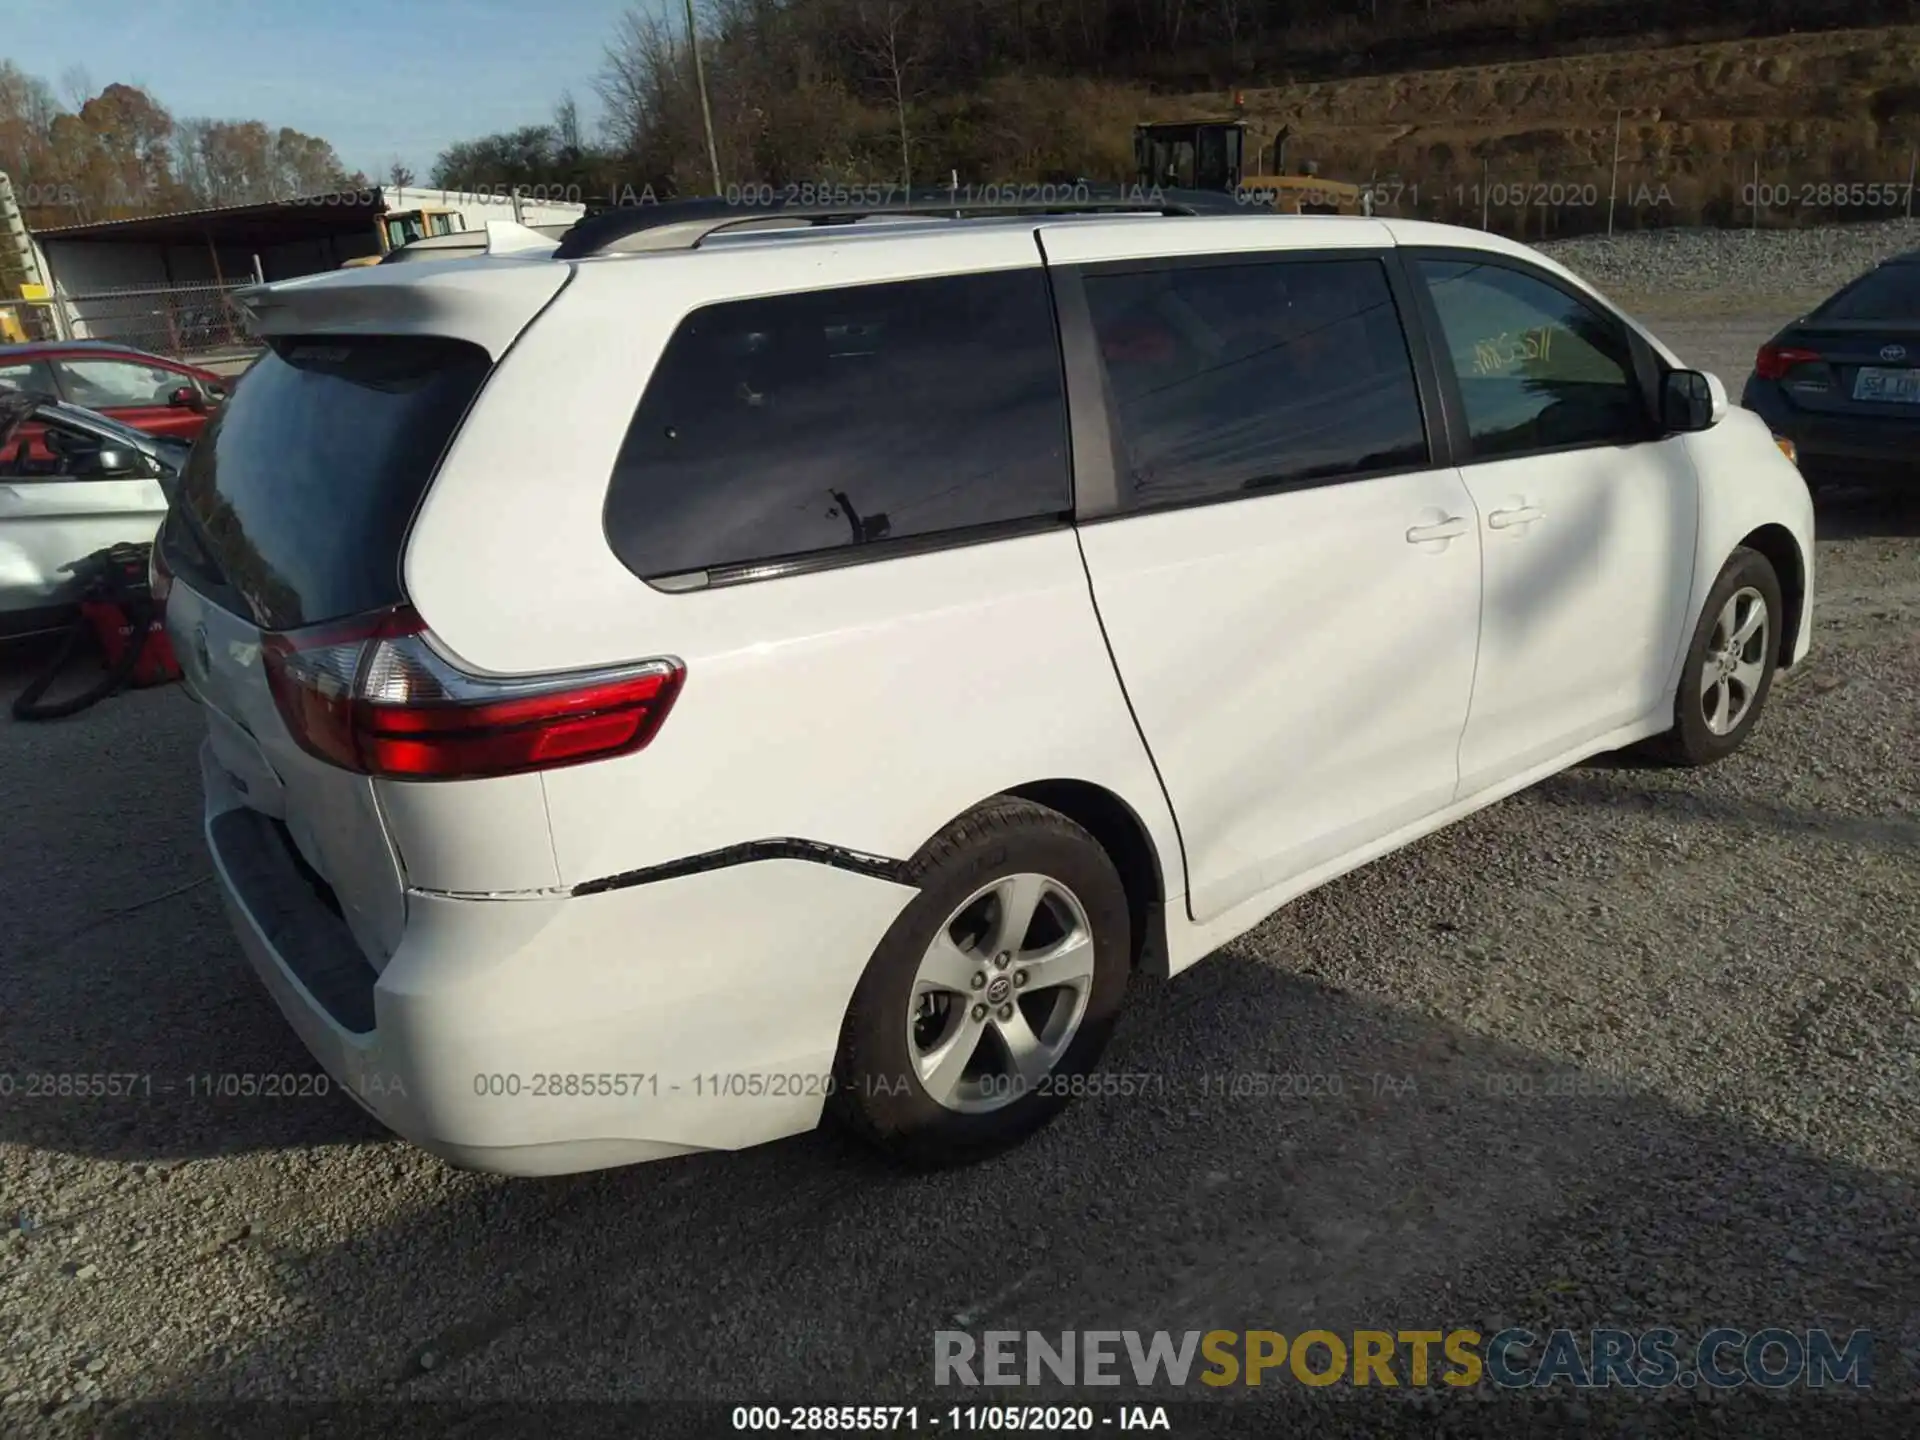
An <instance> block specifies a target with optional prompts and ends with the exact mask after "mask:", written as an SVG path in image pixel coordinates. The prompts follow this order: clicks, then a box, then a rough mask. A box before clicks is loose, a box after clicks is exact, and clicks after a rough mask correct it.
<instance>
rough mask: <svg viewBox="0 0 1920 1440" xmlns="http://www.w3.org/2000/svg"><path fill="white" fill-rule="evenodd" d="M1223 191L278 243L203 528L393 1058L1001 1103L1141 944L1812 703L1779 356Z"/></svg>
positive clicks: (522, 1073)
mask: <svg viewBox="0 0 1920 1440" xmlns="http://www.w3.org/2000/svg"><path fill="white" fill-rule="evenodd" d="M1205 208H1206V207H1204V206H1197V205H1182V204H1179V203H1174V202H1173V201H1171V200H1169V201H1168V202H1167V203H1166V204H1164V205H1154V206H1149V205H1147V204H1145V203H1143V202H1139V201H1133V202H1118V201H1116V202H1114V203H1113V204H1111V205H1103V204H1100V203H1092V204H1088V205H1085V206H1082V207H1079V213H1051V212H1050V213H1008V212H1002V213H985V214H982V213H976V212H967V211H965V210H956V209H954V208H953V207H952V206H948V207H947V208H946V210H945V212H944V213H942V214H938V215H932V214H916V213H910V212H907V211H904V210H903V211H901V213H893V212H891V211H889V212H884V213H861V212H845V211H843V212H841V213H832V214H830V213H826V212H824V211H815V210H806V211H801V210H793V211H780V212H775V211H769V210H766V209H759V210H752V209H746V210H743V209H741V208H739V207H727V206H725V205H723V204H721V203H720V202H718V201H708V202H683V203H679V204H669V205H659V206H649V207H645V208H641V209H634V210H626V211H620V212H615V213H612V214H609V215H605V216H599V217H595V218H592V219H589V220H586V221H583V222H581V223H580V224H579V225H577V226H576V227H575V228H574V229H573V230H572V231H571V232H569V234H568V235H567V236H566V237H565V238H564V239H563V240H562V241H561V243H560V244H559V246H558V248H557V249H556V248H554V247H553V245H552V243H551V241H548V242H547V243H545V244H543V245H535V244H533V243H532V241H530V240H526V237H519V238H520V240H521V241H524V242H525V243H516V242H515V239H514V237H512V236H508V235H505V234H504V231H503V233H502V234H500V235H497V236H496V240H497V241H499V242H500V243H499V245H498V249H499V251H500V252H501V253H497V254H495V255H493V256H491V257H482V258H478V259H465V260H453V261H447V262H440V263H434V262H431V261H426V262H422V263H419V264H412V265H405V266H374V267H368V268H365V269H359V270H353V271H344V272H336V273H332V274H327V275H322V276H317V277H312V278H307V279H301V280H295V281H291V282H286V283H281V284H275V285H269V286H265V287H262V288H260V289H258V290H256V291H255V292H253V294H252V296H251V300H250V303H251V306H252V309H253V312H254V315H255V319H256V323H257V325H258V328H259V330H260V331H261V333H262V334H263V335H264V336H265V338H266V340H267V342H268V344H269V346H270V348H269V350H268V352H267V353H266V354H264V355H263V356H262V357H261V358H260V360H259V362H258V363H257V364H256V365H255V366H254V368H253V369H252V371H251V372H250V373H249V375H248V377H247V383H246V385H245V386H243V387H241V388H240V389H239V390H238V391H237V392H236V394H235V396H234V398H233V400H232V402H231V403H230V404H229V405H227V406H226V407H225V408H224V410H223V411H222V413H221V414H220V416H219V417H218V418H217V419H216V420H215V421H214V423H213V425H212V426H211V427H210V428H209V430H208V432H207V435H206V436H205V438H203V439H202V440H201V442H200V443H199V445H198V446H197V447H196V448H195V450H194V452H193V455H192V457H191V459H190V461H189V463H188V466H187V469H186V473H185V475H184V476H183V477H182V481H181V486H180V493H179V495H178V497H177V499H176V501H175V504H174V507H173V510H172V512H171V515H170V517H169V519H168V521H167V523H166V526H165V528H164V530H163V533H162V538H161V543H160V545H159V546H158V548H157V552H156V576H155V581H156V588H157V590H158V591H161V592H170V594H169V597H168V599H167V602H166V603H167V614H168V623H169V627H170V630H171V633H172V638H173V642H174V646H175V649H176V651H177V653H178V654H179V656H180V658H181V661H182V664H183V665H184V667H185V669H186V673H187V679H188V683H189V685H190V687H191V689H192V690H193V692H194V693H195V694H196V696H197V697H198V698H199V699H200V700H201V701H202V702H203V704H204V708H205V712H206V718H207V725H208V734H207V739H206V742H205V745H204V746H203V748H202V751H201V761H200V763H201V768H202V772H203V776H204V782H205V792H206V835H207V841H208V844H209V846H210V847H211V850H212V855H213V862H214V869H215V871H216V873H217V875H218V878H219V883H220V885H221V887H222V889H223V890H224V893H225V896H226V900H227V903H228V905H229V907H230V909H231V912H232V916H233V923H234V925H235V927H236V929H237V931H238V933H239V937H240V940H241V943H242V945H243V946H244V948H245V951H246V953H247V955H248V956H249V958H250V960H251V962H252V965H253V968H254V969H255V970H256V971H257V972H258V973H259V976H260V977H261V979H262V980H263V981H264V982H265V984H266V986H267V988H268V990H269V991H270V992H271V993H272V995H273V996H274V998H275V1000H276V1001H277V1002H278V1004H279V1006H280V1008H281V1009H282V1010H283V1011H284V1012H285V1014H286V1016H287V1018H288V1019H289V1020H290V1021H291V1023H292V1025H293V1027H294V1029H295V1030H297V1031H298V1032H299V1034H300V1036H301V1038H302V1039H303V1040H304V1041H305V1042H306V1044H307V1046H308V1048H309V1049H310V1050H311V1051H312V1052H313V1054H314V1055H315V1056H316V1057H317V1058H318V1060H319V1061H320V1062H321V1063H322V1064H323V1065H324V1066H325V1067H326V1069H327V1070H328V1071H329V1072H330V1073H331V1075H332V1076H333V1077H334V1079H335V1082H336V1083H337V1084H339V1085H341V1086H342V1087H343V1088H345V1089H347V1090H348V1091H349V1092H350V1093H351V1094H353V1095H354V1096H355V1097H356V1098H358V1099H359V1100H360V1101H361V1102H362V1103H363V1104H364V1105H366V1106H367V1107H368V1108H369V1109H370V1110H371V1111H372V1112H373V1113H374V1114H375V1115H376V1116H378V1117H379V1118H380V1119H381V1120H382V1121H383V1122H384V1123H386V1124H387V1125H388V1126H390V1127H391V1128H392V1129H393V1130H395V1131H397V1132H399V1133H400V1134H401V1135H403V1136H405V1137H407V1138H408V1139H410V1140H412V1141H414V1142H416V1143H418V1144H419V1145H422V1146H424V1147H426V1148H427V1149H430V1150H432V1151H434V1152H436V1153H438V1154H440V1155H442V1156H445V1157H447V1158H448V1159H450V1160H452V1161H454V1162H455V1163H458V1164H462V1165H467V1166H471V1167H476V1168H481V1169H485V1170H491V1171H497V1172H501V1173H507V1174H550V1173H555V1172H564V1171H574V1170H582V1169H588V1168H592V1167H597V1166H605V1165H614V1164H620V1163H625V1162H629V1161H636V1160H644V1159H650V1158H654V1157H659V1156H665V1155H671V1154H677V1153H681V1152H686V1151H694V1150H714V1149H735V1148H738V1147H741V1146H746V1145H752V1144H756V1143H759V1142H761V1141H766V1140H771V1139H774V1138H776V1137H778V1136H783V1135H789V1134H792V1133H794V1132H797V1131H802V1130H805V1129H808V1128H809V1127H812V1126H814V1125H815V1124H817V1123H818V1122H819V1121H820V1119H821V1117H822V1115H823V1113H825V1112H832V1113H834V1114H836V1115H837V1116H838V1117H840V1118H841V1119H843V1120H844V1121H846V1122H848V1123H850V1124H851V1125H852V1126H853V1127H854V1128H856V1129H857V1130H858V1131H859V1132H861V1133H863V1134H864V1135H866V1136H867V1137H869V1138H870V1139H872V1140H874V1141H876V1142H878V1143H879V1144H881V1145H882V1146H884V1147H886V1148H888V1149H889V1150H891V1151H893V1152H894V1153H896V1154H898V1155H900V1156H902V1157H904V1158H906V1159H908V1160H910V1161H913V1162H916V1163H933V1164H937V1163H942V1162H948V1161H955V1160H962V1159H966V1158H970V1157H974V1156H979V1155H982V1154H985V1153H988V1152H990V1151H992V1150H994V1149H997V1148H999V1147H1003V1146H1005V1145H1008V1144H1010V1143H1012V1142H1014V1141H1016V1140H1018V1139H1020V1138H1021V1137H1023V1136H1025V1135H1027V1134H1029V1133H1031V1132H1032V1131H1034V1130H1035V1129H1036V1128H1037V1127H1039V1126H1040V1125H1042V1124H1044V1123H1045V1122H1046V1121H1047V1120H1048V1119H1049V1118H1050V1117H1051V1116H1053V1115H1054V1114H1055V1113H1056V1112H1058V1111H1059V1110H1060V1109H1061V1107H1062V1106H1063V1105H1064V1104H1066V1103H1067V1102H1068V1101H1069V1100H1070V1099H1071V1098H1072V1097H1073V1096H1075V1095H1077V1094H1084V1093H1087V1092H1089V1091H1097V1090H1098V1089H1099V1087H1100V1083H1101V1081H1100V1076H1099V1074H1098V1066H1099V1064H1100V1058H1101V1051H1102V1048H1103V1047H1104V1046H1105V1044H1106V1042H1107V1039H1108V1036H1109V1034H1110V1032H1111V1030H1112V1028H1113V1025H1114V1022H1115V1018H1116V1016H1117V1014H1118V1012H1119V1010H1120V1008H1121V1004H1122V1001H1123V998H1124V997H1125V995H1126V994H1127V991H1128V978H1129V972H1130V971H1131V970H1133V969H1134V968H1135V967H1142V966H1147V967H1152V968H1153V969H1154V970H1155V971H1156V972H1158V973H1162V974H1170V973H1175V972H1178V971H1180V970H1182V969H1184V968H1185V967H1187V966H1188V965H1191V964H1192V963H1193V962H1195V961H1196V960H1199V959H1201V958H1202V957H1203V956H1205V955H1207V954H1208V953H1209V952H1211V951H1213V950H1215V949H1216V948H1218V947H1219V946H1220V945H1221V944H1223V943H1224V942H1225V941H1227V940H1229V939H1231V938H1232V937H1233V936H1235V935H1237V934H1239V933H1240V932H1242V931H1245V930H1247V929H1248V928H1249V927H1251V926H1253V925H1255V924H1256V923H1258V922H1259V921H1260V920H1261V919H1262V918H1263V917H1265V916H1266V915H1268V914H1269V913H1271V912H1272V911H1273V910H1274V909H1275V908H1276V907H1278V906H1280V905H1282V904H1284V903H1286V902H1287V901H1288V900H1290V899H1292V898H1293V897H1295V896H1297V895H1299V894H1301V893H1302V892H1303V891H1306V890H1308V889H1311V888H1312V887H1314V886H1316V885H1319V884H1321V883H1322V882H1324V881H1326V880H1329V879H1331V878H1333V877H1334V876H1337V875H1339V874H1341V873H1342V872H1344V871H1347V870H1351V869H1353V868H1354V867H1355V866H1358V865H1362V864H1364V863H1366V862H1367V861H1369V860H1371V859H1374V858H1376V857H1378V856H1380V855H1383V854H1385V853H1386V852H1388V851H1391V850H1394V849H1396V848H1397V847H1400V846H1403V845H1406V844H1407V843H1409V842H1410V841H1412V840H1415V839H1418V838H1419V837H1420V836H1422V835H1425V834H1427V833H1429V832H1431V831H1433V830H1435V829H1436V828H1438V827H1439V826H1442V825H1445V824H1447V823H1448V822H1450V821H1453V820H1456V819H1459V818H1460V817H1462V816H1464V815H1467V814H1469V813H1471V812H1472V811H1474V810H1477V809H1479V808H1481V807H1482V806H1485V805H1488V804H1491V803H1493V802H1494V801H1496V800H1498V799H1500V798H1501V797H1502V796H1505V795H1508V794H1511V793H1512V792H1513V791H1515V790H1518V789H1520V788H1521V787H1523V786H1526V785H1529V784H1531V783H1533V782H1534V781H1537V780H1539V779H1541V778H1542V777H1544V776H1547V775H1550V774H1552V773H1553V772H1555V771H1557V770H1560V769H1562V768H1563V767H1565V766H1568V765H1571V764H1573V763H1574V762H1576V761H1579V760H1581V759H1582V758H1584V757H1587V756H1590V755H1593V754H1595V753H1596V752H1600V751H1607V750H1614V749H1618V748H1621V747H1624V746H1627V745H1629V744H1632V743H1635V742H1642V741H1648V742H1652V744H1653V745H1654V746H1655V747H1657V748H1659V749H1660V750H1662V751H1664V753H1665V754H1666V755H1667V756H1668V757H1669V758H1670V759H1671V760H1673V761H1677V762H1680V763H1686V764H1695V765H1697V764H1703V763H1706V762H1710V761H1713V760H1716V759H1718V758H1720V757H1722V756H1724V755H1726V754H1727V753H1728V752H1730V751H1732V750H1733V749H1734V748H1735V747H1737V746H1738V745H1739V744H1740V743H1741V742H1742V741H1743V740H1744V739H1745V738H1746V737H1747V735H1748V734H1749V733H1750V732H1751V731H1752V729H1753V727H1754V724H1755V721H1756V720H1757V718H1758V717H1759V715H1760V713H1761V710H1762V708H1763V706H1764V705H1765V702H1766V698H1767V691H1768V686H1769V682H1770V681H1771V679H1772V677H1773V674H1774V671H1775V668H1776V667H1777V666H1786V665H1791V664H1793V663H1795V662H1796V661H1798V660H1799V659H1800V658H1801V657H1802V656H1804V655H1805V654H1806V651H1807V646H1808V629H1809V616H1810V609H1811V604H1810V596H1811V592H1812V578H1813V576H1812V569H1813V516H1812V508H1811V505H1810V502H1809V499H1808V493H1807V489H1806V486H1805V485H1804V484H1803V483H1802V481H1801V478H1800V475H1799V472H1798V471H1797V470H1796V469H1795V468H1794V466H1793V464H1792V463H1791V461H1790V460H1789V458H1788V457H1787V456H1786V455H1784V454H1783V453H1782V451H1781V449H1779V448H1778V447H1777V446H1776V444H1775V442H1774V439H1773V438H1772V436H1771V435H1770V434H1769V432H1768V431H1767V429H1766V428H1765V426H1764V425H1762V424H1761V422H1760V421H1759V419H1758V418H1757V417H1755V416H1753V415H1751V414H1749V413H1747V412H1745V411H1743V410H1739V409H1731V408H1729V406H1728V404H1727V400H1726V395H1725V392H1724V391H1723V389H1722V388H1721V386H1720V384H1719V382H1718V381H1716V380H1714V379H1713V378H1712V377H1710V376H1706V375H1702V374H1700V373H1698V372H1694V371H1690V370H1688V369H1686V368H1684V367H1683V366H1682V365H1681V363H1680V361H1679V360H1677V359H1676V358H1675V357H1674V355H1673V354H1672V353H1670V352H1669V351H1668V350H1667V349H1666V348H1665V347H1663V346H1662V345H1661V344H1660V343H1659V342H1658V341H1657V340H1655V339H1653V338H1652V337H1651V336H1650V335H1648V334H1647V333H1646V332H1645V331H1643V330H1642V329H1641V328H1640V327H1638V326H1637V325H1636V324H1634V323H1633V322H1632V321H1630V320H1628V319H1626V318H1625V317H1624V316H1622V315H1621V314H1619V313H1618V312H1617V311H1615V310H1614V309H1613V308H1611V307H1610V306H1609V305H1608V304H1607V303H1606V302H1605V301H1604V300H1602V299H1601V298H1600V297H1599V296H1598V295H1596V294H1595V293H1594V292H1593V291H1592V290H1591V289H1589V288H1588V287H1587V286H1586V285H1585V284H1583V283H1582V282H1581V281H1580V280H1578V279H1577V278H1575V277H1574V276H1573V275H1571V274H1569V273H1568V272H1567V271H1565V270H1563V269H1561V268H1560V267H1558V266H1557V265H1555V264H1553V263H1552V262H1551V261H1548V260H1546V259H1543V258H1542V257H1541V256H1539V255H1537V254H1535V253H1534V252H1532V251H1530V250H1528V249H1526V248H1524V247H1522V246H1520V245H1517V244H1513V243H1510V242H1507V241H1504V240H1500V239H1497V238H1495V237H1493V236H1490V235H1487V234H1483V233H1479V232H1473V231H1465V230H1458V229H1452V228H1448V227H1443V226H1437V225H1431V224H1423V223H1416V222H1401V221H1393V220H1378V219H1366V218H1359V217H1354V218H1340V217H1317V216H1275V215H1271V214H1269V215H1257V214H1251V213H1243V214H1210V213H1196V212H1199V211H1203V210H1204V209H1205ZM496 228H497V229H500V228H502V227H496ZM535 238H539V237H535Z"/></svg>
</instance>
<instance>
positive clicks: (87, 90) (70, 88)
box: [60, 65, 93, 110]
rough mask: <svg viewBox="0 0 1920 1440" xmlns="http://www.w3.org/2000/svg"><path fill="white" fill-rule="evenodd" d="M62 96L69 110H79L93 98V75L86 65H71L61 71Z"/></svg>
mask: <svg viewBox="0 0 1920 1440" xmlns="http://www.w3.org/2000/svg"><path fill="white" fill-rule="evenodd" d="M60 96H61V98H62V99H64V100H65V101H66V102H67V108H68V109H69V110H78V109H79V108H80V107H81V106H82V105H84V104H86V103H87V101H89V100H91V99H92V98H93V77H92V76H91V75H89V74H88V73H87V67H86V66H84V65H69V66H68V67H67V68H66V69H65V70H63V71H61V72H60Z"/></svg>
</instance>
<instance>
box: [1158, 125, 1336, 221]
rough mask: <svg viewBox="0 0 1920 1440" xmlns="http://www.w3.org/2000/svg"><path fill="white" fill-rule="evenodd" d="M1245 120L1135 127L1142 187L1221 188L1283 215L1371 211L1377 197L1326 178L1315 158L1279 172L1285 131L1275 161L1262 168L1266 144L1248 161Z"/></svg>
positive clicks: (1274, 153)
mask: <svg viewBox="0 0 1920 1440" xmlns="http://www.w3.org/2000/svg"><path fill="white" fill-rule="evenodd" d="M1247 148H1248V147H1247V122H1246V121H1244V120H1172V121H1156V122H1154V123H1152V124H1142V125H1136V126H1134V129H1133V157H1134V164H1135V168H1136V169H1137V170H1138V172H1139V182H1140V184H1141V185H1143V186H1148V187H1152V186H1159V187H1160V188H1162V189H1180V190H1220V191H1224V192H1226V193H1227V194H1229V195H1234V196H1237V197H1238V198H1239V199H1241V200H1242V201H1243V202H1244V203H1246V204H1247V205H1250V206H1256V207H1259V208H1261V209H1272V210H1277V211H1279V212H1280V213H1281V214H1284V215H1371V214H1372V213H1373V197H1372V194H1371V192H1370V191H1369V190H1368V189H1367V187H1366V186H1364V185H1355V184H1352V183H1350V182H1348V181H1345V180H1328V179H1326V178H1324V177H1322V176H1321V174H1320V173H1319V167H1318V166H1317V165H1315V164H1313V163H1312V162H1311V161H1309V162H1307V163H1306V164H1304V165H1302V166H1300V168H1299V170H1298V172H1297V173H1295V174H1291V175H1289V174H1283V173H1281V172H1282V170H1283V168H1284V163H1285V154H1286V136H1285V134H1284V132H1283V133H1282V134H1281V135H1280V136H1278V137H1276V138H1275V140H1274V142H1273V148H1272V156H1273V165H1272V167H1271V169H1270V170H1263V169H1262V168H1261V166H1260V161H1261V159H1262V158H1263V156H1262V154H1261V149H1262V147H1260V146H1258V145H1256V146H1255V147H1254V163H1253V166H1252V167H1251V172H1252V173H1249V167H1248V166H1247V164H1246V155H1247Z"/></svg>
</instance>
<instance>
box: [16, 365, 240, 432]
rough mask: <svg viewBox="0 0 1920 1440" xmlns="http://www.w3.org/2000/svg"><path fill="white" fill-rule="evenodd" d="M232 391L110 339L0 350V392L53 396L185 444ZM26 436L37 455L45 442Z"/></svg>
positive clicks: (221, 381) (204, 373)
mask: <svg viewBox="0 0 1920 1440" xmlns="http://www.w3.org/2000/svg"><path fill="white" fill-rule="evenodd" d="M232 388H233V381H232V380H230V379H228V378H226V377H224V376H220V375H215V374H214V373H213V372H212V371H210V370H201V369H199V368H197V367H196V366H193V365H183V364H181V363H180V362H179V361H178V360H167V359H163V358H162V357H160V356H158V355H149V354H147V353H146V352H145V351H144V350H135V349H133V348H132V347H131V346H128V345H116V344H113V343H112V342H111V341H106V340H46V341H36V342H33V343H30V344H26V345H0V389H6V390H24V391H33V392H36V393H39V394H44V395H50V396H52V397H53V398H54V399H56V400H64V401H65V402H66V403H67V404H69V405H78V406H80V407H81V408H82V409H86V410H95V411H98V412H99V413H100V414H102V415H107V416H111V417H112V418H113V419H115V420H118V421H119V422H120V423H121V424H122V425H131V426H132V427H133V428H134V429H136V430H145V431H147V432H148V433H149V434H153V435H168V436H172V437H173V438H175V439H178V440H192V439H193V438H194V437H195V436H196V435H198V434H199V433H200V431H201V430H202V429H203V428H204V427H205V425H206V423H207V420H208V418H209V417H210V416H211V415H212V413H213V411H214V410H215V409H216V408H217V407H218V406H219V405H220V403H221V402H222V401H224V400H225V399H226V398H227V392H228V391H229V390H231V389H232ZM34 428H36V429H37V428H38V427H34ZM20 438H21V439H22V440H23V441H24V442H25V443H28V444H29V445H30V446H32V447H33V448H34V449H36V450H37V448H38V443H37V437H35V436H28V435H27V434H26V432H25V430H24V429H23V430H22V431H21V432H20Z"/></svg>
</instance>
